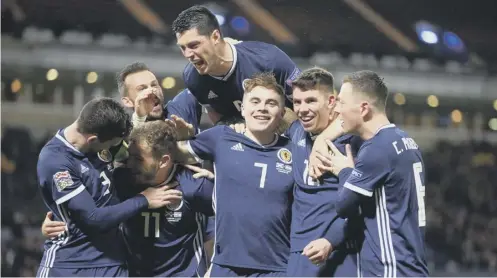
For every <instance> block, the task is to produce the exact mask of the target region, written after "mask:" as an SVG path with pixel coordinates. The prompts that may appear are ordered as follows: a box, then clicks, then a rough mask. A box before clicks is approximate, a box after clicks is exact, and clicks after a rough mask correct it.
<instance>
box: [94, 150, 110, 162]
mask: <svg viewBox="0 0 497 278" xmlns="http://www.w3.org/2000/svg"><path fill="white" fill-rule="evenodd" d="M97 155H98V158H99V159H100V160H102V161H103V162H111V161H112V154H111V153H110V151H109V150H101V151H99V152H98V153H97Z"/></svg>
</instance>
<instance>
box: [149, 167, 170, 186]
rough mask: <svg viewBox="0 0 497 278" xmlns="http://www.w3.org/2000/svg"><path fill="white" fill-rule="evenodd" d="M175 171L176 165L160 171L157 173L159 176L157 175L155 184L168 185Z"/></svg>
mask: <svg viewBox="0 0 497 278" xmlns="http://www.w3.org/2000/svg"><path fill="white" fill-rule="evenodd" d="M173 169H174V165H171V166H170V167H166V168H161V169H159V171H157V174H156V175H155V180H154V184H155V185H166V183H167V182H169V177H170V176H171V174H172V172H173Z"/></svg>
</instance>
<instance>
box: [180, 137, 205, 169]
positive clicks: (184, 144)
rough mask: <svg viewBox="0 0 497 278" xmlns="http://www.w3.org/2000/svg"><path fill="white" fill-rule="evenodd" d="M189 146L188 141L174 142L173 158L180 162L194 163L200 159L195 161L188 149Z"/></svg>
mask: <svg viewBox="0 0 497 278" xmlns="http://www.w3.org/2000/svg"><path fill="white" fill-rule="evenodd" d="M190 149H191V147H190V145H189V143H188V141H178V142H177V143H176V150H175V156H174V158H175V160H176V162H178V163H181V164H196V163H199V162H201V161H197V158H196V157H195V155H194V154H193V153H192V152H191V151H190Z"/></svg>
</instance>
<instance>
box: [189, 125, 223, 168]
mask: <svg viewBox="0 0 497 278" xmlns="http://www.w3.org/2000/svg"><path fill="white" fill-rule="evenodd" d="M226 128H229V127H226V126H215V127H212V128H209V129H207V130H205V131H202V132H200V133H199V134H197V135H196V136H195V137H194V138H193V139H191V140H188V141H187V147H188V151H189V152H190V154H192V155H193V156H194V157H195V158H196V160H197V161H198V162H202V161H203V160H214V159H215V152H216V146H217V142H219V140H220V139H221V137H222V135H223V133H224V131H225V129H226Z"/></svg>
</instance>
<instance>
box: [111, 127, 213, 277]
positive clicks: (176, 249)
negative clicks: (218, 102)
mask: <svg viewBox="0 0 497 278" xmlns="http://www.w3.org/2000/svg"><path fill="white" fill-rule="evenodd" d="M174 149H176V131H175V129H174V128H172V127H171V126H169V125H168V124H167V123H166V122H164V121H152V122H146V123H144V124H142V125H140V126H138V127H135V128H133V131H132V132H131V135H130V136H129V148H128V151H129V157H128V160H127V165H126V166H127V167H126V168H122V169H116V173H115V175H114V177H115V179H116V180H122V181H123V182H122V184H125V186H120V187H119V188H118V190H117V193H118V194H119V196H120V197H121V198H122V199H128V198H130V197H132V196H134V194H136V192H139V191H141V190H143V189H144V188H147V187H149V186H151V185H152V186H160V185H162V184H169V183H171V182H173V181H174V182H178V184H179V185H178V186H177V187H176V189H177V190H181V192H182V193H183V201H182V203H181V204H179V206H176V207H170V206H167V207H166V209H150V210H146V211H144V212H142V213H141V215H136V216H134V217H132V218H130V219H128V220H127V221H126V222H125V223H124V225H123V233H124V239H125V241H126V245H127V247H128V255H129V256H128V265H129V268H130V271H131V274H133V276H156V277H172V276H176V277H177V276H179V277H194V276H203V275H204V274H205V273H206V271H207V263H208V262H207V258H206V254H205V252H204V229H205V226H206V221H207V217H206V216H211V215H213V210H212V193H213V187H214V184H213V182H211V181H209V180H207V179H205V178H200V179H196V178H194V177H193V172H192V171H190V170H188V169H185V168H184V167H182V166H181V165H177V164H175V163H174V162H173V161H174V153H173V152H172V150H174ZM117 171H120V172H117ZM126 181H128V182H127V183H125V182H126ZM130 181H133V182H130Z"/></svg>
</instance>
